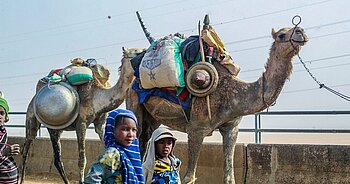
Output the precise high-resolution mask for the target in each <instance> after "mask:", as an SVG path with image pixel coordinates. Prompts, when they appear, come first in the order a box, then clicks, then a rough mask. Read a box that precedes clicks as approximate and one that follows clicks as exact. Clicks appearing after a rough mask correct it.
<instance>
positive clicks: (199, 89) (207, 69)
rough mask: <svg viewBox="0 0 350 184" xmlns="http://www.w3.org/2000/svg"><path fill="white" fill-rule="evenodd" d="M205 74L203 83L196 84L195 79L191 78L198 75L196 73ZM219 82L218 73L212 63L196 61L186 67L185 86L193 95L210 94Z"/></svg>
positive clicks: (202, 95)
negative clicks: (188, 67)
mask: <svg viewBox="0 0 350 184" xmlns="http://www.w3.org/2000/svg"><path fill="white" fill-rule="evenodd" d="M199 74H200V75H203V76H205V77H206V78H205V80H203V81H202V82H203V83H200V84H198V81H197V83H196V80H193V79H195V78H197V77H198V75H199ZM218 83H219V74H218V72H217V71H216V68H215V67H214V65H212V64H210V63H208V62H198V63H196V64H194V65H192V66H191V68H190V69H188V71H187V74H186V87H187V90H188V91H189V92H190V93H191V94H192V95H194V96H197V97H205V96H207V95H210V94H211V93H213V92H214V91H215V90H216V87H217V85H218Z"/></svg>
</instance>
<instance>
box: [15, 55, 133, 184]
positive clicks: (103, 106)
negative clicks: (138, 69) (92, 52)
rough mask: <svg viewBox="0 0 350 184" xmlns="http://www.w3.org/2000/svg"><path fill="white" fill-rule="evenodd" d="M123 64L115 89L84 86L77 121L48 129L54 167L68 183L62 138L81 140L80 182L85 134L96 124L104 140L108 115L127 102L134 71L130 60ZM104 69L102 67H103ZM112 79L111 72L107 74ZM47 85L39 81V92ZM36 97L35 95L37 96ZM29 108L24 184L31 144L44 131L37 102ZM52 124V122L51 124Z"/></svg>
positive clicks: (81, 179)
mask: <svg viewBox="0 0 350 184" xmlns="http://www.w3.org/2000/svg"><path fill="white" fill-rule="evenodd" d="M121 62H122V65H121V67H120V76H122V77H120V78H119V79H118V81H117V83H116V84H115V85H114V86H113V87H109V88H104V87H101V85H98V82H96V81H95V80H94V82H90V83H88V84H84V85H81V86H80V87H78V89H77V91H78V94H79V98H80V109H79V114H78V117H77V118H76V120H75V121H74V122H73V123H72V124H71V125H69V126H68V127H66V128H63V129H50V128H47V129H48V132H49V134H50V139H51V143H52V148H53V153H54V164H55V166H56V168H57V170H58V172H59V173H60V175H61V177H62V179H63V180H64V183H66V184H67V183H69V181H68V178H67V176H66V173H65V171H64V167H63V163H62V161H61V143H60V137H61V134H62V132H63V131H75V132H76V135H77V141H78V152H79V161H78V166H79V171H80V183H82V182H83V179H84V170H85V165H86V156H85V135H86V128H87V127H88V126H89V125H90V124H91V123H93V124H94V126H95V132H96V133H97V134H98V135H99V137H100V139H101V140H103V128H104V124H105V119H106V116H107V112H109V111H111V110H113V109H115V108H117V107H119V106H120V105H121V104H122V103H123V101H124V99H125V92H126V90H127V89H128V88H129V85H130V84H131V81H132V79H133V70H132V67H131V63H130V61H129V60H127V58H126V57H124V58H123V59H122V61H121ZM100 66H101V65H100ZM102 71H103V70H102ZM107 75H108V76H109V73H108V74H107ZM43 85H44V84H43V83H42V82H40V81H39V83H38V85H37V92H38V90H39V89H40V88H41V87H43ZM34 97H35V96H34ZM34 97H33V99H32V101H31V102H30V104H29V105H28V109H27V115H26V140H25V143H24V146H23V151H22V157H23V164H22V175H21V183H23V182H24V178H25V168H26V159H27V156H28V151H29V148H30V145H31V144H32V142H33V141H34V139H35V137H36V135H37V132H38V130H39V128H40V122H39V121H38V119H37V118H36V116H35V114H34V110H33V109H34V108H33V101H34ZM48 124H49V123H48Z"/></svg>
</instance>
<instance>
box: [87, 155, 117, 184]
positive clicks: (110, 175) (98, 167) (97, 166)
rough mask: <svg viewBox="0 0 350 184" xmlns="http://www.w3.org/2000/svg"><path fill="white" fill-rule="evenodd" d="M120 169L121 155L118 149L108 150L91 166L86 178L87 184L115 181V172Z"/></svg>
mask: <svg viewBox="0 0 350 184" xmlns="http://www.w3.org/2000/svg"><path fill="white" fill-rule="evenodd" d="M119 168H120V153H119V151H118V150H117V149H107V150H106V151H105V152H104V153H103V154H102V155H100V156H99V158H98V160H97V161H96V162H95V163H93V164H92V165H91V168H90V170H89V172H88V174H87V176H86V178H85V181H84V183H85V184H90V183H91V184H100V183H103V182H105V181H107V180H115V178H114V177H116V175H115V172H116V171H117V170H118V169H119Z"/></svg>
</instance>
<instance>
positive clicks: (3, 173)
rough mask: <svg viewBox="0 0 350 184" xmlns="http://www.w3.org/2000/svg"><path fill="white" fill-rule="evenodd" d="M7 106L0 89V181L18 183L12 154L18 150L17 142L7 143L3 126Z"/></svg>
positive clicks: (6, 117) (6, 114)
mask: <svg viewBox="0 0 350 184" xmlns="http://www.w3.org/2000/svg"><path fill="white" fill-rule="evenodd" d="M8 112H9V106H8V104H7V101H6V100H5V98H4V96H3V93H1V91H0V183H18V168H17V165H16V162H15V160H14V159H13V157H12V155H17V154H18V153H19V151H20V148H19V145H18V144H13V145H10V144H8V143H7V139H8V137H7V131H6V128H5V127H4V125H5V123H6V122H8V121H9V117H8Z"/></svg>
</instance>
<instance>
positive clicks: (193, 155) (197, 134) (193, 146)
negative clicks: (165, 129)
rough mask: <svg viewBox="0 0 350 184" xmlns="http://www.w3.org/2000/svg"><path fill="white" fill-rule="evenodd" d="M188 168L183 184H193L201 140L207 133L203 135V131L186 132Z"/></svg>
mask: <svg viewBox="0 0 350 184" xmlns="http://www.w3.org/2000/svg"><path fill="white" fill-rule="evenodd" d="M187 133H188V166H187V173H186V175H185V178H184V180H183V183H186V184H193V183H195V180H196V176H195V175H196V169H197V163H198V158H199V154H200V150H201V146H202V143H203V139H204V137H205V135H207V134H208V133H204V131H201V130H198V127H196V130H189V131H188V132H187Z"/></svg>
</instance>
